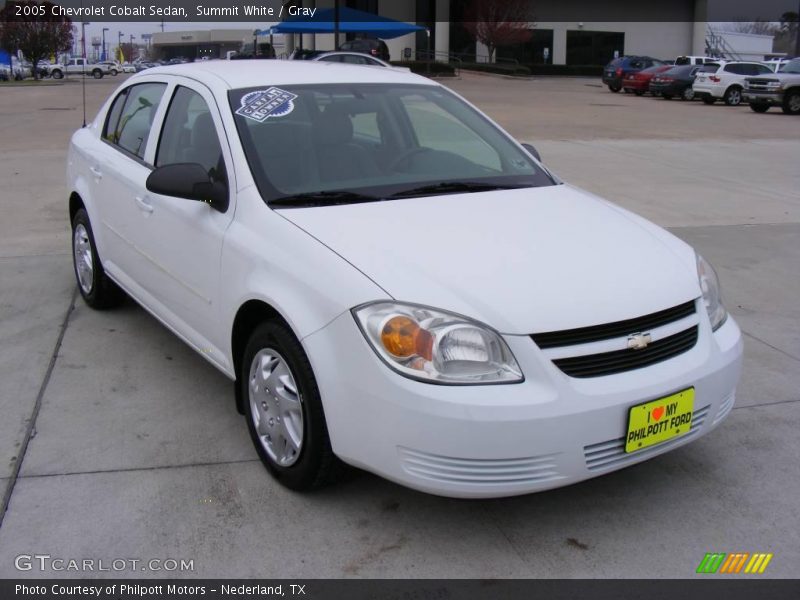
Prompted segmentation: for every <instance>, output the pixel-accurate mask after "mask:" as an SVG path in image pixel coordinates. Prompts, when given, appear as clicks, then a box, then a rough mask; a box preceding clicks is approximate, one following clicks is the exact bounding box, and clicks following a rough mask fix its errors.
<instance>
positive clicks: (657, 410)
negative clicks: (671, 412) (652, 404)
mask: <svg viewBox="0 0 800 600" xmlns="http://www.w3.org/2000/svg"><path fill="white" fill-rule="evenodd" d="M651 414H652V415H653V418H654V419H655V420H656V421H658V420H659V419H660V418H661V417H663V416H664V407H663V406H659V407H658V408H654V409H653V412H652V413H651Z"/></svg>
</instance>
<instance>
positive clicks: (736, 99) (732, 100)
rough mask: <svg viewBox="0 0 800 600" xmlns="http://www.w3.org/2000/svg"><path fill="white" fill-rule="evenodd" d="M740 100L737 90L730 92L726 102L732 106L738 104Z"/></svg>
mask: <svg viewBox="0 0 800 600" xmlns="http://www.w3.org/2000/svg"><path fill="white" fill-rule="evenodd" d="M741 99H742V95H741V94H740V93H739V90H733V91H731V93H730V95H729V96H728V102H730V103H731V104H733V105H736V104H739V102H740V101H741Z"/></svg>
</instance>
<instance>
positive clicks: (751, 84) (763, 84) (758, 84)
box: [747, 79, 780, 92]
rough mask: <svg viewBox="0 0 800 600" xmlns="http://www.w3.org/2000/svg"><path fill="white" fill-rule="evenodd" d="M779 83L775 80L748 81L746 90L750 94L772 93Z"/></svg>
mask: <svg viewBox="0 0 800 600" xmlns="http://www.w3.org/2000/svg"><path fill="white" fill-rule="evenodd" d="M779 83H780V81H779V80H777V79H748V80H747V89H748V90H749V91H751V92H774V91H776V89H777V84H779Z"/></svg>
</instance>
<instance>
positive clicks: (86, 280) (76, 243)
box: [72, 225, 94, 294]
mask: <svg viewBox="0 0 800 600" xmlns="http://www.w3.org/2000/svg"><path fill="white" fill-rule="evenodd" d="M72 247H73V251H74V253H75V273H76V275H77V276H78V285H80V286H81V290H83V293H84V294H91V293H92V286H93V285H94V261H93V259H92V242H91V240H90V239H89V232H87V231H86V227H84V226H83V225H78V226H77V227H76V228H75V233H74V234H73V238H72Z"/></svg>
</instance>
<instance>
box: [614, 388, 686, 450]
mask: <svg viewBox="0 0 800 600" xmlns="http://www.w3.org/2000/svg"><path fill="white" fill-rule="evenodd" d="M693 412H694V388H689V389H688V390H683V391H682V392H678V393H677V394H672V395H671V396H667V397H666V398H659V399H658V400H651V401H650V402H645V403H644V404H639V405H637V406H634V407H631V411H630V413H629V414H628V433H627V435H626V436H625V452H636V451H637V450H642V449H643V448H647V447H649V446H653V445H655V444H660V443H661V442H666V441H667V440H671V439H672V438H676V437H680V436H682V435H685V434H687V433H689V430H690V429H691V427H692V413H693Z"/></svg>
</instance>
